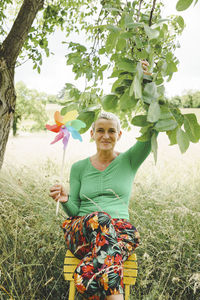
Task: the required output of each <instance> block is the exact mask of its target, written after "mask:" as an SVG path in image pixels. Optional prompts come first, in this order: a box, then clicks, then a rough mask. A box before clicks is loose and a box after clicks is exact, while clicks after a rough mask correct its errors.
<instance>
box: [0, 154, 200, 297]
mask: <svg viewBox="0 0 200 300" xmlns="http://www.w3.org/2000/svg"><path fill="white" fill-rule="evenodd" d="M162 156H163V159H162V160H159V162H158V164H157V166H156V167H155V166H154V163H153V161H152V159H148V160H147V161H146V162H145V163H144V165H143V166H142V168H141V169H140V170H139V172H138V174H137V177H136V180H135V183H134V192H133V197H132V200H131V204H130V215H131V221H132V223H133V224H134V225H135V226H136V227H137V228H138V230H139V232H140V235H141V245H140V247H139V248H138V249H137V250H136V251H137V257H138V262H139V275H138V279H137V283H136V286H135V288H134V289H133V290H132V296H131V299H137V300H139V299H142V300H156V299H158V300H164V299H166V300H167V299H171V300H174V299H181V300H182V299H183V300H184V299H185V300H186V299H187V300H188V299H189V300H192V299H199V298H200V294H199V288H200V270H199V262H200V254H199V253H200V252H199V250H200V247H199V246H200V234H199V220H200V205H199V200H200V180H199V179H200V160H198V161H195V160H191V159H188V160H186V159H184V158H182V160H177V159H176V158H173V157H171V158H169V157H167V155H166V153H163V155H162ZM58 176H59V174H57V166H56V165H55V164H54V163H53V162H52V161H50V160H47V161H46V162H44V163H40V164H39V165H34V166H31V167H27V166H21V167H15V168H14V167H13V165H11V164H9V165H6V166H4V168H3V170H2V171H1V174H0V210H1V222H0V245H1V247H0V269H1V282H0V299H17V300H31V299H37V300H40V299H41V300H44V299H45V300H50V299H51V300H53V299H54V300H55V299H67V295H68V285H67V283H66V282H65V281H64V279H63V260H64V255H65V252H66V248H65V244H64V240H63V233H62V230H61V228H60V225H61V223H62V221H63V220H64V218H65V215H64V213H63V212H61V210H60V213H59V216H58V217H56V216H55V204H54V203H53V201H52V200H51V199H50V198H49V196H48V190H49V186H50V185H51V184H52V183H53V182H54V181H55V180H56V179H57V178H58Z"/></svg>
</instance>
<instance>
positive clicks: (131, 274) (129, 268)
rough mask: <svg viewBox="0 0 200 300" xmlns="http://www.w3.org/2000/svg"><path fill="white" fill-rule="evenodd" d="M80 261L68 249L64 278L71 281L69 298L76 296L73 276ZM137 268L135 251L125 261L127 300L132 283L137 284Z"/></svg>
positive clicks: (124, 279)
mask: <svg viewBox="0 0 200 300" xmlns="http://www.w3.org/2000/svg"><path fill="white" fill-rule="evenodd" d="M79 261H80V260H79V259H78V258H76V257H75V256H74V255H73V254H72V253H71V251H70V250H67V252H66V255H65V260H64V278H65V280H69V281H70V289H69V298H68V299H69V300H74V297H75V284H74V279H73V277H72V276H73V273H74V270H75V268H76V266H77V265H78V263H79ZM137 269H138V265H137V257H136V254H135V253H133V254H132V255H131V256H129V258H128V260H126V261H125V263H124V278H123V282H124V285H125V300H128V298H129V296H130V285H135V282H136V278H137Z"/></svg>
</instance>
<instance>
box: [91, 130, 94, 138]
mask: <svg viewBox="0 0 200 300" xmlns="http://www.w3.org/2000/svg"><path fill="white" fill-rule="evenodd" d="M90 136H91V138H92V139H93V136H94V131H93V130H92V129H91V130H90Z"/></svg>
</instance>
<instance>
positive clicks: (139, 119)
mask: <svg viewBox="0 0 200 300" xmlns="http://www.w3.org/2000/svg"><path fill="white" fill-rule="evenodd" d="M131 124H133V125H135V126H140V127H145V126H148V125H149V123H148V122H147V115H140V116H135V117H134V118H133V119H132V120H131Z"/></svg>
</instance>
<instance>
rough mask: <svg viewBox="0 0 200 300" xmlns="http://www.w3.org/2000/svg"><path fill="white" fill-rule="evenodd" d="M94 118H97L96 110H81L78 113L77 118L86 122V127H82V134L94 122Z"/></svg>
mask: <svg viewBox="0 0 200 300" xmlns="http://www.w3.org/2000/svg"><path fill="white" fill-rule="evenodd" d="M94 118H95V112H94V111H86V112H81V113H80V114H79V115H78V117H77V119H79V120H81V121H83V122H84V123H85V124H86V127H85V128H82V129H81V130H80V134H82V133H84V132H86V131H87V130H88V129H89V128H90V126H91V125H92V123H93V122H94Z"/></svg>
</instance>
